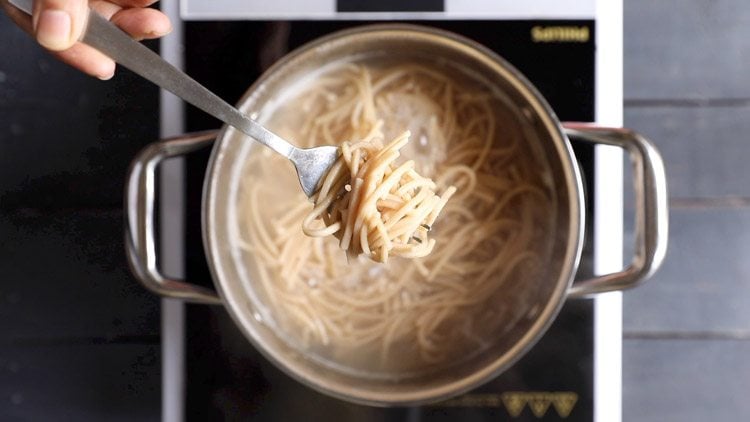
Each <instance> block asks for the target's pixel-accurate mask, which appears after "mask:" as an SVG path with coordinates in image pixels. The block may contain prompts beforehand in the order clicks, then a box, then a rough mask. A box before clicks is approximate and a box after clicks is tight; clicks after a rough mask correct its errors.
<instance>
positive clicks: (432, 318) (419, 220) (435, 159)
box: [236, 61, 556, 376]
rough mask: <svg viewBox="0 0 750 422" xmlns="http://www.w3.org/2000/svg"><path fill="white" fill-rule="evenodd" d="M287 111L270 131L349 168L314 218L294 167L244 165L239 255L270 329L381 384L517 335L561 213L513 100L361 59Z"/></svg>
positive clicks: (253, 158)
mask: <svg viewBox="0 0 750 422" xmlns="http://www.w3.org/2000/svg"><path fill="white" fill-rule="evenodd" d="M285 103H286V104H288V105H287V106H285V107H287V108H285V109H283V110H282V111H281V112H279V111H275V112H274V113H273V114H274V115H275V116H286V119H285V120H282V119H278V120H271V121H269V122H265V124H266V125H268V126H269V127H271V128H272V129H274V130H276V131H277V132H279V133H280V135H282V136H286V137H289V138H290V139H295V140H297V141H298V142H300V141H301V143H303V144H304V142H305V141H306V140H307V141H309V142H308V144H307V145H300V146H303V147H307V146H313V145H316V144H317V145H320V144H332V143H335V144H339V145H341V156H340V158H339V160H338V161H337V162H336V163H335V164H334V166H333V167H332V168H331V170H330V171H329V174H328V176H327V177H326V178H325V179H324V180H323V181H322V183H321V185H320V189H319V191H318V192H317V194H316V195H315V196H314V197H313V198H312V199H313V202H314V204H313V205H312V206H311V205H310V204H309V202H307V201H306V198H305V197H304V195H303V194H301V192H299V188H298V187H297V181H296V179H295V177H294V173H293V172H291V170H290V171H289V172H288V173H289V174H286V173H285V174H284V175H280V173H282V172H280V171H279V169H278V167H279V166H283V165H285V164H283V161H284V160H283V159H282V158H279V157H275V156H274V155H272V154H271V153H270V152H268V151H265V150H264V149H260V148H258V149H255V150H254V151H253V152H252V153H251V154H250V156H249V159H248V160H247V163H246V164H245V166H246V169H245V172H244V177H245V179H244V181H243V182H242V185H241V192H240V193H239V201H238V203H237V206H238V215H239V216H240V219H239V221H238V222H237V225H238V231H237V236H238V238H237V239H236V243H237V245H239V246H238V247H242V248H243V251H246V252H244V255H243V259H245V260H246V263H245V265H246V266H247V267H248V268H249V269H250V271H251V273H252V274H253V278H254V279H257V280H256V281H255V282H254V283H255V284H254V285H255V286H257V289H258V290H260V291H261V292H262V295H263V296H264V297H265V299H264V300H263V302H264V303H265V304H266V305H267V306H268V310H269V312H270V315H271V316H272V318H267V319H264V321H265V320H270V321H269V323H271V324H275V325H276V326H277V327H278V332H279V333H280V335H281V336H282V337H284V338H285V339H286V340H287V341H289V342H290V343H292V344H294V345H296V346H297V347H299V348H301V349H304V350H306V351H308V352H310V353H313V354H314V355H315V356H318V357H319V358H320V359H322V360H323V361H326V362H332V363H335V365H336V367H339V368H340V367H342V366H343V367H346V368H349V370H352V371H357V372H358V373H360V374H367V375H372V376H377V374H390V375H393V374H399V375H403V376H405V374H416V373H423V372H424V371H428V370H435V369H437V368H440V367H441V365H442V366H444V365H447V364H450V363H451V362H453V361H457V360H460V359H464V358H468V357H469V356H470V355H471V354H472V353H479V352H481V350H482V349H484V348H486V347H488V345H490V344H492V343H493V342H494V340H495V339H497V338H498V337H499V336H500V335H501V334H502V333H504V332H507V331H508V330H509V329H510V328H511V327H512V325H513V324H514V322H515V321H517V320H518V319H519V318H520V317H521V315H517V314H515V313H514V314H511V313H510V308H511V307H510V306H505V305H504V304H505V303H508V302H509V301H515V302H524V301H528V302H530V299H529V298H528V297H525V296H522V294H521V293H517V292H519V291H525V292H528V291H529V290H531V291H533V289H526V288H525V289H518V288H514V287H516V286H521V285H523V284H530V283H537V282H538V280H540V279H542V277H541V274H540V272H541V270H540V263H542V262H544V261H545V260H546V259H549V248H550V242H549V241H548V240H547V239H546V237H545V233H547V232H549V231H551V230H553V222H552V221H553V216H554V215H555V207H556V202H555V197H554V194H553V192H552V190H551V189H550V187H549V184H548V183H547V182H545V181H544V180H545V179H544V177H545V176H544V175H545V174H546V173H545V172H547V170H546V166H544V162H543V161H542V159H541V158H539V157H536V156H535V154H533V153H532V150H531V149H529V148H527V147H525V146H524V142H523V137H522V131H521V130H520V129H518V128H517V127H515V126H514V125H513V123H512V116H509V115H508V112H505V114H503V112H502V111H501V110H502V109H503V107H502V104H501V103H500V101H498V100H497V99H496V98H495V96H493V95H490V93H489V92H488V90H487V89H486V88H485V87H484V86H483V85H482V84H481V83H479V82H476V81H474V80H472V79H471V78H469V77H467V76H466V75H465V74H463V73H461V72H459V71H456V70H455V69H448V68H441V67H439V66H434V67H430V68H427V67H424V66H421V65H418V64H414V63H392V64H388V63H385V64H383V63H379V64H377V65H375V64H371V63H369V62H366V61H363V62H361V63H347V64H341V65H336V66H332V67H331V68H330V69H327V70H326V71H325V72H324V73H323V74H322V75H320V76H319V77H318V79H316V80H315V81H314V82H313V83H311V84H309V85H306V86H305V87H304V88H303V89H302V90H300V91H299V92H295V93H294V95H293V96H292V97H291V99H290V100H288V101H285ZM288 116H295V118H289V117H288ZM345 140H355V141H352V142H343V141H345ZM385 140H389V142H387V143H385ZM402 157H403V158H404V159H405V161H399V159H400V158H402ZM420 175H424V177H423V176H420ZM435 192H442V195H437V194H436V193H435ZM451 196H452V198H451ZM449 198H451V200H450V201H448V199H449ZM301 203H305V204H306V205H305V206H302V205H300V204H301ZM438 213H440V218H439V219H437V220H436V217H437V215H438ZM300 226H301V227H302V230H299V229H298V228H299V227H300ZM331 235H333V236H331ZM310 236H312V237H310ZM341 249H344V250H346V251H347V254H346V255H345V254H342V253H341ZM358 255H361V256H358ZM373 261H379V262H386V261H387V264H382V263H379V262H373ZM523 294H529V293H523ZM516 308H518V307H516Z"/></svg>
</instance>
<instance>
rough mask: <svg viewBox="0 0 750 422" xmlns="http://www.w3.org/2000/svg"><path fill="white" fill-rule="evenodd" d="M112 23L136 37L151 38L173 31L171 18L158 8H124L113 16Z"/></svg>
mask: <svg viewBox="0 0 750 422" xmlns="http://www.w3.org/2000/svg"><path fill="white" fill-rule="evenodd" d="M111 20H112V23H114V24H115V25H117V26H119V27H120V28H121V29H122V30H123V31H125V32H127V33H128V34H130V36H131V37H133V38H135V39H139V40H140V39H151V38H158V37H161V36H163V35H166V34H168V33H170V32H171V31H172V24H171V23H170V22H169V18H168V17H167V16H166V15H164V14H163V13H161V12H159V11H158V10H156V9H148V8H146V9H122V10H120V11H119V12H117V13H115V14H114V15H113V16H112V19H111Z"/></svg>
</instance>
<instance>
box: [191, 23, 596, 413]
mask: <svg viewBox="0 0 750 422" xmlns="http://www.w3.org/2000/svg"><path fill="white" fill-rule="evenodd" d="M419 23H420V24H426V25H433V26H437V27H441V28H444V29H448V30H451V31H454V32H457V33H460V34H463V35H465V36H467V37H469V38H472V39H474V40H477V41H479V42H480V43H482V44H484V45H486V46H487V47H490V48H491V49H493V50H495V51H496V52H497V53H499V54H500V55H501V56H503V57H504V58H505V59H507V60H508V61H509V62H511V63H512V64H513V65H514V66H516V67H517V68H518V69H519V70H520V71H521V72H522V73H523V74H525V75H526V77H527V78H528V79H530V80H531V82H532V83H533V84H535V85H536V86H537V88H538V89H539V90H540V91H541V93H542V95H544V96H545V97H546V98H547V100H548V101H549V103H550V104H551V106H552V108H553V109H554V110H555V112H556V113H557V115H558V117H559V118H560V119H561V120H563V121H565V120H571V121H592V120H593V117H594V43H593V40H594V29H595V28H594V23H593V21H559V22H556V21H540V22H532V21H501V22H498V21H466V22H457V21H452V22H445V21H443V22H419ZM359 24H364V22H343V21H336V22H328V21H316V22H311V21H304V22H189V23H187V24H186V28H185V46H186V53H185V58H186V70H187V73H188V74H190V75H191V76H193V77H194V78H195V79H196V80H198V81H200V82H201V83H203V84H205V85H206V86H207V87H208V88H209V89H211V90H213V91H214V92H216V93H217V94H219V95H220V96H221V97H223V98H225V99H227V100H228V101H230V102H235V101H236V100H238V99H239V98H240V96H241V95H242V94H243V93H244V91H245V90H246V89H247V88H248V87H249V86H250V84H251V83H252V82H253V81H254V80H255V79H256V78H257V77H258V76H259V75H260V73H261V72H262V71H263V70H264V69H266V68H267V67H268V66H269V65H271V64H272V63H273V62H274V61H275V60H277V59H278V58H280V57H281V56H282V55H283V54H285V53H286V52H287V51H289V50H291V49H293V48H295V47H297V46H299V45H301V44H302V43H304V42H306V41H308V40H311V39H313V38H316V37H318V36H320V35H324V34H327V33H330V32H332V31H335V30H337V29H341V28H344V27H349V26H353V25H359ZM549 28H569V29H570V28H574V29H576V30H578V32H577V34H579V35H581V34H585V36H577V37H573V38H574V39H569V38H564V37H563V38H555V37H554V33H555V31H558V33H563V32H560V31H559V30H556V29H555V30H548V29H549ZM581 28H584V30H583V31H581ZM545 30H547V32H544V31H545ZM545 34H547V35H550V34H551V35H550V36H546V35H545ZM186 113H187V119H186V121H187V128H188V130H190V131H194V130H203V129H210V128H217V127H219V126H220V124H219V123H218V122H217V121H215V120H213V119H212V118H211V117H208V116H207V115H205V114H204V113H201V112H199V111H197V110H195V109H188V110H187V112H186ZM573 144H574V145H573V146H574V150H575V153H576V157H577V159H578V161H579V164H580V166H581V169H582V172H583V174H584V178H585V181H584V182H585V185H586V186H592V180H591V176H592V173H593V164H594V163H593V161H594V158H593V157H594V155H593V148H592V147H590V146H589V145H587V144H578V143H576V142H575V140H573ZM207 159H208V151H204V152H203V153H196V154H194V155H192V156H190V157H188V159H187V160H188V166H187V168H188V172H187V173H188V174H187V178H188V182H187V184H186V195H187V198H188V215H187V228H186V235H187V238H186V239H187V241H186V250H185V253H186V262H187V268H186V274H187V279H189V280H206V281H207V280H210V275H209V273H208V269H207V266H206V263H205V256H204V255H203V249H202V247H201V232H200V200H201V198H200V195H201V189H202V182H203V175H204V170H205V166H206V162H207ZM590 193H591V192H590V191H589V190H586V194H587V203H588V204H592V203H593V198H592V197H591V195H590ZM590 208H591V207H590V206H589V209H588V210H587V211H586V213H587V215H593V212H592V210H591V209H590ZM591 227H592V224H591V221H590V219H589V221H587V234H586V243H585V245H584V254H583V257H582V262H581V265H580V268H579V272H578V275H577V277H578V278H584V277H587V276H589V275H591V273H592V259H591V257H592V246H593V245H592V243H591V239H592V234H591ZM207 285H208V284H207ZM186 315H187V316H186V333H187V340H186V370H187V373H186V381H185V382H186V400H185V409H184V410H185V415H186V418H187V419H188V420H201V421H202V420H260V421H264V420H268V421H282V420H283V421H286V420H290V421H292V420H331V421H333V420H335V421H339V420H352V421H370V420H378V421H380V420H382V421H402V420H403V421H421V420H424V421H454V420H455V421H500V420H546V421H555V420H575V421H592V420H593V384H594V358H593V355H594V352H593V350H594V346H593V341H594V328H593V327H594V324H593V321H594V313H593V303H592V301H590V300H581V299H579V300H569V301H568V302H567V303H566V304H565V306H564V307H563V309H562V311H561V313H560V315H559V316H558V318H557V320H556V321H555V322H554V324H553V325H552V327H551V328H550V329H549V331H548V332H547V333H546V334H545V336H544V337H543V338H542V339H541V341H539V343H538V344H537V345H536V346H535V347H534V348H533V349H532V350H531V351H530V352H529V353H528V354H527V355H525V356H524V357H523V358H522V359H521V360H520V361H519V362H518V363H516V364H515V365H514V366H513V367H511V368H510V369H509V370H508V371H506V372H505V373H503V374H501V375H500V376H499V377H498V378H496V379H495V380H493V381H491V382H489V383H487V384H486V385H484V386H482V387H479V388H477V389H476V390H474V391H471V392H470V393H468V394H465V395H462V396H459V397H456V398H454V399H451V400H448V401H445V402H442V403H438V404H435V405H430V406H423V407H412V408H373V407H368V406H360V405H354V404H350V403H347V402H343V401H340V400H337V399H333V398H330V397H328V396H325V395H323V394H320V393H317V392H315V391H313V390H311V389H309V388H307V387H305V386H303V385H301V384H299V383H298V382H296V381H294V380H292V379H291V378H289V377H288V376H287V375H285V374H284V373H282V372H281V371H280V370H279V369H277V368H276V367H274V366H273V365H272V364H270V363H269V362H268V361H267V360H265V359H264V358H263V357H262V356H261V355H260V354H259V353H258V352H257V351H255V350H254V349H253V347H252V346H251V345H250V344H249V342H248V341H247V340H246V339H245V338H244V337H243V335H242V334H241V333H240V331H239V330H238V329H237V328H236V327H235V325H234V323H233V322H232V321H231V319H230V317H229V316H228V315H227V313H226V312H225V311H224V309H223V308H221V307H209V306H201V305H188V306H187V312H186Z"/></svg>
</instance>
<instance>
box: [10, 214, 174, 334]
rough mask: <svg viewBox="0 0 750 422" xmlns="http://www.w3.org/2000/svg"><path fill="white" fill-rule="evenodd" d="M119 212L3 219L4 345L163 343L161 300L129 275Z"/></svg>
mask: <svg viewBox="0 0 750 422" xmlns="http://www.w3.org/2000/svg"><path fill="white" fill-rule="evenodd" d="M122 218H123V217H122V212H121V211H119V210H115V211H112V210H88V211H81V210H72V211H59V212H56V213H37V212H35V211H18V212H15V213H12V214H4V215H3V216H2V217H0V256H1V257H2V258H0V277H1V279H2V283H0V333H2V336H1V337H0V344H3V343H7V342H17V341H24V340H27V339H46V340H55V341H60V342H66V341H68V342H111V341H119V340H121V339H122V340H124V341H131V340H132V339H138V338H140V339H144V338H145V339H150V340H153V341H157V342H158V334H159V299H158V298H157V297H155V296H154V295H152V294H151V293H149V292H147V291H146V290H145V289H144V288H143V287H141V286H140V285H139V284H137V282H136V281H135V280H134V278H133V277H132V276H131V274H130V272H129V270H128V267H127V264H126V261H125V253H124V247H123V240H122V237H123V235H122Z"/></svg>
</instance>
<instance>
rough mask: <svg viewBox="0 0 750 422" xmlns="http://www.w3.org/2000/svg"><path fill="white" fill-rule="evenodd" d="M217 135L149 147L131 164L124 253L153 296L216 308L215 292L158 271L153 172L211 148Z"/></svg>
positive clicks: (189, 138)
mask: <svg viewBox="0 0 750 422" xmlns="http://www.w3.org/2000/svg"><path fill="white" fill-rule="evenodd" d="M216 136H217V132H215V131H211V132H201V133H195V134H191V135H186V136H181V137H178V138H171V139H166V140H163V141H159V142H155V143H153V144H150V145H148V146H147V147H146V148H144V149H143V150H141V151H140V152H139V153H138V155H137V156H136V157H135V159H134V160H133V163H132V164H131V166H130V169H129V170H128V176H127V182H126V183H127V185H126V187H125V210H126V213H127V214H126V216H125V250H126V253H127V258H128V264H129V265H130V269H131V271H132V272H133V274H134V275H135V277H136V278H137V279H138V281H140V282H141V284H143V286H145V287H146V288H147V289H149V290H151V291H152V292H154V293H156V294H158V295H160V296H164V297H170V298H175V299H182V300H185V301H188V302H194V303H204V304H219V303H221V300H220V299H219V296H218V295H217V294H216V292H214V291H212V290H210V289H206V288H204V287H200V286H196V285H192V284H189V283H186V282H185V281H181V280H173V279H170V278H169V277H166V276H164V275H163V274H162V273H161V272H160V271H159V268H158V267H157V263H158V262H159V260H158V259H157V245H156V240H155V234H154V211H155V207H154V202H155V197H156V188H155V186H156V169H157V168H158V167H159V164H161V162H162V161H164V160H166V159H167V158H170V157H176V156H180V155H185V154H187V153H189V152H191V151H196V150H198V149H201V148H204V147H206V146H208V145H211V144H212V143H213V142H214V140H215V139H216Z"/></svg>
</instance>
